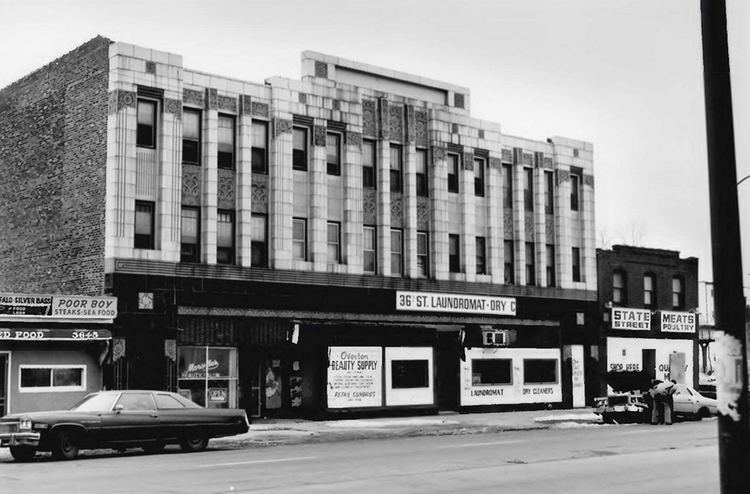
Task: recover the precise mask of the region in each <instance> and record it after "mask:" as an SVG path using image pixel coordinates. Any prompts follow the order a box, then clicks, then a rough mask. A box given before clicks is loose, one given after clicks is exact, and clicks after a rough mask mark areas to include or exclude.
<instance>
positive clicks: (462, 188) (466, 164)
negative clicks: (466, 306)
mask: <svg viewBox="0 0 750 494" xmlns="http://www.w3.org/2000/svg"><path fill="white" fill-rule="evenodd" d="M462 162H463V166H462V167H461V170H460V172H459V184H458V190H459V197H460V199H459V200H460V203H461V228H460V234H461V240H460V245H461V271H462V272H463V273H464V275H465V277H466V278H465V279H466V281H476V279H477V270H476V255H477V254H476V240H475V235H476V232H475V225H474V213H475V209H474V155H473V154H470V153H465V154H464V155H463V156H462Z"/></svg>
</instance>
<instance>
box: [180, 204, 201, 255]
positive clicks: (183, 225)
mask: <svg viewBox="0 0 750 494" xmlns="http://www.w3.org/2000/svg"><path fill="white" fill-rule="evenodd" d="M200 231H201V230H200V210H199V209H198V208H195V207H189V206H183V207H182V217H181V219H180V261H181V262H200V249H199V245H200V242H199V241H200Z"/></svg>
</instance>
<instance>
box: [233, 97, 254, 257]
mask: <svg viewBox="0 0 750 494" xmlns="http://www.w3.org/2000/svg"><path fill="white" fill-rule="evenodd" d="M252 123H253V122H252V118H251V116H250V115H249V112H248V114H246V113H245V108H242V114H241V115H239V117H238V118H237V128H238V132H237V171H236V176H237V213H236V216H237V264H239V265H240V266H242V267H250V266H251V265H252V240H253V239H252V196H253V174H252Z"/></svg>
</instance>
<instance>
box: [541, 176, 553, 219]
mask: <svg viewBox="0 0 750 494" xmlns="http://www.w3.org/2000/svg"><path fill="white" fill-rule="evenodd" d="M544 185H545V188H546V189H547V191H546V194H545V195H544V212H545V213H547V214H554V213H555V178H554V175H553V174H552V172H544Z"/></svg>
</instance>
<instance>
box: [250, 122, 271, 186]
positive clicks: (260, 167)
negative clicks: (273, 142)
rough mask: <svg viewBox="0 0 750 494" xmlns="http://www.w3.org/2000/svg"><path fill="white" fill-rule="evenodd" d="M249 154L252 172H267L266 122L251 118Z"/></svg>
mask: <svg viewBox="0 0 750 494" xmlns="http://www.w3.org/2000/svg"><path fill="white" fill-rule="evenodd" d="M250 156H251V161H252V170H253V172H255V173H268V122H264V121H262V120H253V125H252V149H251V152H250Z"/></svg>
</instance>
